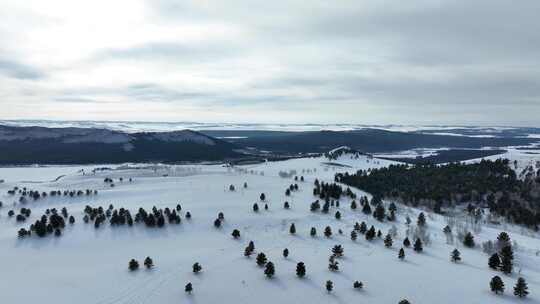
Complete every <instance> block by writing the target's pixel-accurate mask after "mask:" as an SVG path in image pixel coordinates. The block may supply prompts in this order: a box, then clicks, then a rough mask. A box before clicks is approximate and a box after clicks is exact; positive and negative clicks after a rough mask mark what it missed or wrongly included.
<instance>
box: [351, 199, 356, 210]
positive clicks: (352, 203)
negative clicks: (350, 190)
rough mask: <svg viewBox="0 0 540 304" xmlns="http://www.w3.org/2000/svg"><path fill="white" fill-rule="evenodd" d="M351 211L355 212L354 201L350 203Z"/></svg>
mask: <svg viewBox="0 0 540 304" xmlns="http://www.w3.org/2000/svg"><path fill="white" fill-rule="evenodd" d="M351 210H356V201H355V200H353V201H352V202H351Z"/></svg>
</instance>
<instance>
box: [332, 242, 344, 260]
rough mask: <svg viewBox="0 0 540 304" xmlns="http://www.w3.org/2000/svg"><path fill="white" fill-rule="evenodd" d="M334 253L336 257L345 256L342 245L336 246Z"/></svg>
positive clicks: (333, 249)
mask: <svg viewBox="0 0 540 304" xmlns="http://www.w3.org/2000/svg"><path fill="white" fill-rule="evenodd" d="M332 253H333V254H334V256H336V257H338V258H339V257H342V256H343V246H341V245H335V246H334V247H333V248H332Z"/></svg>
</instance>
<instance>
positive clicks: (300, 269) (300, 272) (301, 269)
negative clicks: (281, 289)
mask: <svg viewBox="0 0 540 304" xmlns="http://www.w3.org/2000/svg"><path fill="white" fill-rule="evenodd" d="M296 275H297V276H298V277H299V278H303V277H304V276H305V275H306V265H304V262H299V263H298V264H296Z"/></svg>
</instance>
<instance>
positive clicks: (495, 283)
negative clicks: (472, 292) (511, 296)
mask: <svg viewBox="0 0 540 304" xmlns="http://www.w3.org/2000/svg"><path fill="white" fill-rule="evenodd" d="M489 287H490V289H491V291H493V292H494V293H495V294H498V293H499V292H500V293H503V292H504V282H503V281H502V279H501V277H499V276H494V277H493V278H492V279H491V281H490V282H489Z"/></svg>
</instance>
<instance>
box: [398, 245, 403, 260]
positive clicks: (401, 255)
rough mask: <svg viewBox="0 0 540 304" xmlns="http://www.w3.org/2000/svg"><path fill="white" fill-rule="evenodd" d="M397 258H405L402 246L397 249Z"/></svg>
mask: <svg viewBox="0 0 540 304" xmlns="http://www.w3.org/2000/svg"><path fill="white" fill-rule="evenodd" d="M398 258H399V259H400V260H402V261H403V260H404V259H405V250H403V248H401V249H399V253H398Z"/></svg>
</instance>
